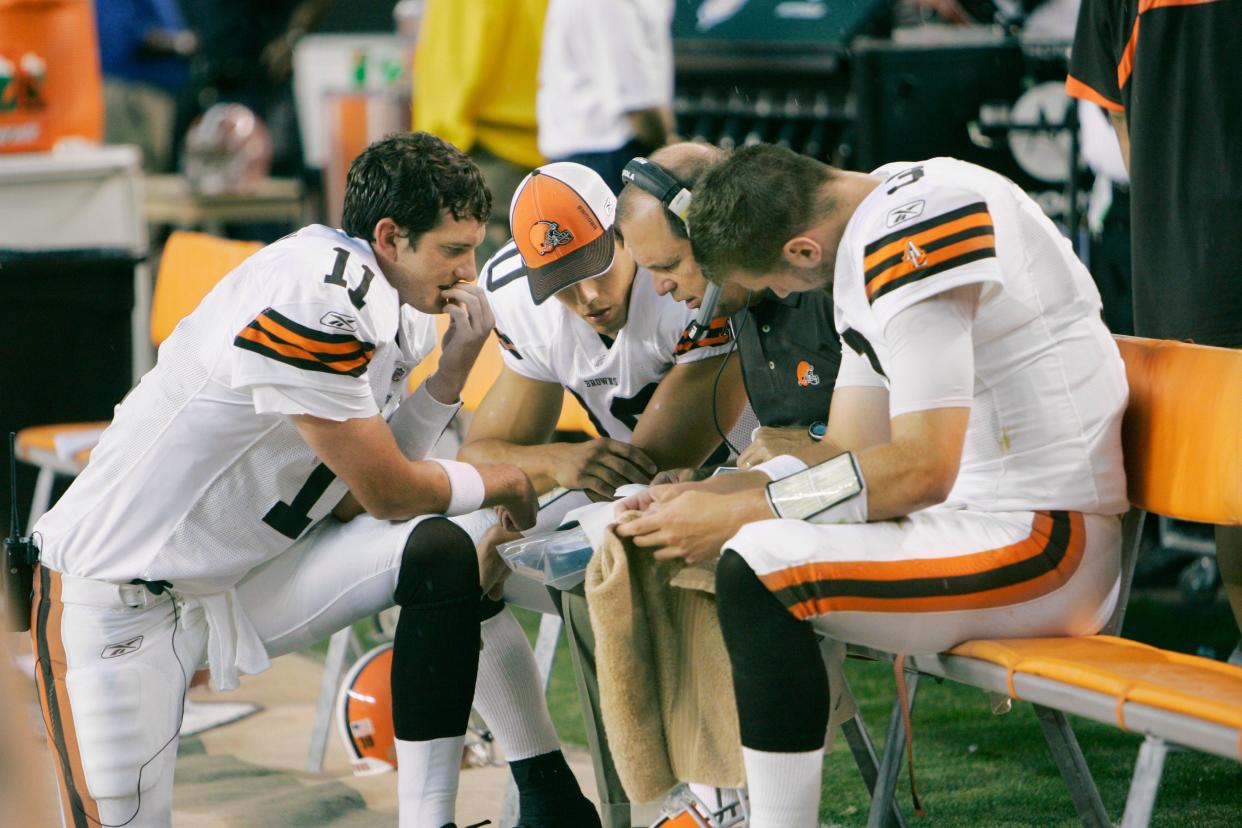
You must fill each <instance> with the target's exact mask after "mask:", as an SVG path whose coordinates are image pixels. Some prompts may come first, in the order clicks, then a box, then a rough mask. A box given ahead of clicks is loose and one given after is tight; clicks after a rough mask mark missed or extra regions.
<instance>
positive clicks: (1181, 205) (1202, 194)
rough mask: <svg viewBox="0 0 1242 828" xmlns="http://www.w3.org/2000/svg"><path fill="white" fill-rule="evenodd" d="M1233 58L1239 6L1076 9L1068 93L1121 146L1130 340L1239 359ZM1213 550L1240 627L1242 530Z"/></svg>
mask: <svg viewBox="0 0 1242 828" xmlns="http://www.w3.org/2000/svg"><path fill="white" fill-rule="evenodd" d="M1240 55H1242V0H1194V2H1189V1H1188V0H1083V4H1082V7H1081V10H1080V13H1079V17H1078V31H1077V32H1076V33H1075V36H1074V51H1073V55H1072V57H1071V59H1070V75H1069V78H1068V79H1067V80H1066V91H1068V92H1069V94H1070V95H1073V96H1075V97H1078V98H1083V99H1085V100H1089V101H1094V102H1095V103H1097V104H1099V105H1100V106H1101V107H1103V108H1104V109H1105V110H1106V111H1108V114H1109V118H1110V120H1111V121H1112V122H1113V126H1114V127H1115V128H1116V130H1117V137H1118V139H1119V140H1120V142H1121V151H1122V155H1123V157H1124V158H1125V159H1126V166H1127V168H1128V169H1129V172H1130V214H1131V229H1132V250H1133V259H1134V263H1133V282H1134V329H1135V332H1136V333H1138V334H1139V335H1140V336H1150V337H1157V338H1160V339H1189V340H1192V341H1194V342H1198V343H1200V344H1203V345H1221V346H1225V347H1229V348H1242V80H1240V78H1242V68H1240V66H1239V57H1240ZM1216 547H1217V557H1218V560H1219V562H1220V571H1221V576H1222V579H1223V580H1224V582H1225V588H1226V590H1227V591H1228V593H1229V603H1230V604H1231V605H1232V607H1233V613H1234V617H1235V618H1236V619H1237V621H1238V624H1239V626H1242V530H1239V529H1238V528H1232V527H1218V528H1217V533H1216ZM1234 658H1235V659H1239V660H1242V644H1239V648H1238V650H1237V651H1235V653H1234ZM1231 660H1234V659H1231Z"/></svg>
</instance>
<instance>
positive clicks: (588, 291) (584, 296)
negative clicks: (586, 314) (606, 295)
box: [574, 279, 599, 305]
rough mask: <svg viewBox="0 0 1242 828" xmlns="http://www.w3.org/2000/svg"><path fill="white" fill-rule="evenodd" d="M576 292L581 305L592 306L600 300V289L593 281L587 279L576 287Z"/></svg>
mask: <svg viewBox="0 0 1242 828" xmlns="http://www.w3.org/2000/svg"><path fill="white" fill-rule="evenodd" d="M574 291H575V292H576V294H577V298H578V304H580V305H590V304H591V303H592V302H594V301H595V300H596V299H598V298H599V288H597V287H596V286H595V284H594V280H593V279H586V280H584V281H581V282H579V283H578V284H576V285H574Z"/></svg>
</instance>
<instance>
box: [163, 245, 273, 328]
mask: <svg viewBox="0 0 1242 828" xmlns="http://www.w3.org/2000/svg"><path fill="white" fill-rule="evenodd" d="M262 247H263V245H262V244H261V243H259V242H250V241H234V240H232V239H221V238H218V237H216V236H210V235H208V234H206V233H192V232H189V231H185V230H178V231H176V232H174V233H173V234H172V235H170V236H169V237H168V241H167V242H166V243H165V244H164V252H163V253H162V254H161V255H160V270H159V273H158V275H157V276H156V277H155V295H154V296H153V297H152V299H151V342H152V343H153V344H155V345H157V346H158V345H159V344H160V343H162V342H163V341H164V340H165V339H167V338H168V336H169V335H170V334H171V333H172V332H173V328H175V327H177V323H178V322H180V321H181V320H182V319H183V318H184V317H186V316H188V315H189V314H190V312H191V311H193V310H194V309H195V308H196V307H198V303H199V302H201V301H202V300H203V297H204V296H206V295H207V294H208V293H209V292H210V291H211V289H212V288H213V287H215V286H216V283H217V282H219V281H220V280H221V279H223V278H224V277H225V276H226V275H228V273H229V272H230V271H231V270H233V268H235V267H237V266H238V265H239V264H241V263H242V262H243V261H245V260H246V259H247V258H248V257H249V256H250V255H251V254H252V253H254V252H255V251H257V250H259V249H261V248H262Z"/></svg>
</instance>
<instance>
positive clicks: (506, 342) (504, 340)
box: [492, 328, 522, 359]
mask: <svg viewBox="0 0 1242 828" xmlns="http://www.w3.org/2000/svg"><path fill="white" fill-rule="evenodd" d="M492 330H494V331H496V339H497V340H499V341H500V347H501V348H502V349H504V350H506V351H508V352H509V353H511V354H513V356H514V358H515V359H521V358H522V355H521V354H520V353H518V349H517V346H515V345H514V344H513V340H512V339H510V338H509V337H507V336H505V335H504V334H502V333H501V332H500V329H499V328H493V329H492Z"/></svg>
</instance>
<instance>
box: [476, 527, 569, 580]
mask: <svg viewBox="0 0 1242 828" xmlns="http://www.w3.org/2000/svg"><path fill="white" fill-rule="evenodd" d="M496 551H497V552H499V553H500V557H501V558H503V559H504V562H505V563H506V564H508V566H509V568H510V569H512V570H513V571H514V572H516V573H518V574H519V575H525V576H526V577H528V578H532V579H534V580H536V581H539V582H540V583H543V584H545V585H547V586H550V587H553V588H555V589H560V590H566V589H573V588H574V587H576V586H577V585H578V584H580V583H582V582H583V581H584V580H585V579H586V568H587V564H588V563H590V561H591V554H592V549H591V541H590V540H589V539H588V538H587V534H586V532H584V531H583V530H582V528H581V527H580V526H577V525H574V526H572V527H570V528H568V529H562V530H560V531H557V532H548V533H546V534H543V535H537V536H535V537H530V538H519V539H518V540H514V541H509V542H508V543H502V544H500V545H499V546H498V547H496Z"/></svg>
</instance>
